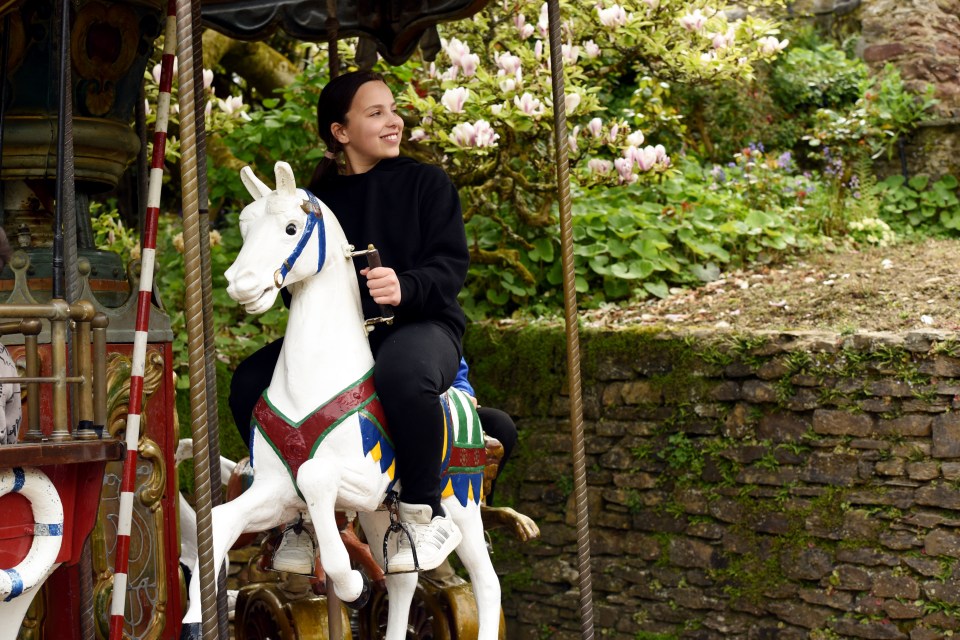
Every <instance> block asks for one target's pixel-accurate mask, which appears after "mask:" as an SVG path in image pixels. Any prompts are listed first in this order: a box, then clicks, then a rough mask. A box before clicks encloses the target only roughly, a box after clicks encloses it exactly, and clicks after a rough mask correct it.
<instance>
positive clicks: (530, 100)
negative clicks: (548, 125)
mask: <svg viewBox="0 0 960 640" xmlns="http://www.w3.org/2000/svg"><path fill="white" fill-rule="evenodd" d="M513 104H514V105H516V107H517V108H518V109H520V111H522V112H523V113H525V114H527V115H528V116H534V117H536V116H539V115H541V114H542V113H543V103H541V102H540V100H539V99H538V98H534V97H533V96H532V95H530V94H529V93H527V92H524V94H523V95H522V96H514V98H513Z"/></svg>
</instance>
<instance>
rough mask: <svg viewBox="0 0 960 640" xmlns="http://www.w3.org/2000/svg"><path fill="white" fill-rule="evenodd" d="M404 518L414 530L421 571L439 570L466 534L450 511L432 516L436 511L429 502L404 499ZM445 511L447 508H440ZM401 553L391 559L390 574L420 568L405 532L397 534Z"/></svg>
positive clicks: (398, 550) (402, 518)
mask: <svg viewBox="0 0 960 640" xmlns="http://www.w3.org/2000/svg"><path fill="white" fill-rule="evenodd" d="M399 508H400V521H401V522H403V523H404V524H405V525H406V526H407V528H408V529H409V531H410V537H412V538H413V543H414V544H415V545H416V549H417V563H419V565H420V566H419V568H420V570H421V571H429V570H431V569H436V568H437V567H439V566H440V563H442V562H443V561H444V559H446V557H447V556H448V555H450V552H452V551H453V550H454V549H456V548H457V545H459V544H460V541H461V540H463V535H462V534H461V533H460V529H458V528H457V525H456V524H454V522H453V520H451V519H450V516H449V514H447V512H446V511H444V512H443V515H442V516H436V517H435V518H433V519H431V518H430V516H431V514H432V510H431V509H430V507H429V506H428V505H425V504H406V503H403V502H401V503H400V505H399ZM440 509H441V510H443V507H440ZM396 537H397V539H398V541H397V552H396V553H395V554H393V557H391V558H390V559H389V562H388V564H387V570H388V572H389V573H406V572H409V571H416V569H417V567H416V565H415V564H414V562H413V549H412V548H411V547H410V540H409V539H408V538H407V536H406V535H405V534H403V533H398V534H396Z"/></svg>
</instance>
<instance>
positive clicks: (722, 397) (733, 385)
mask: <svg viewBox="0 0 960 640" xmlns="http://www.w3.org/2000/svg"><path fill="white" fill-rule="evenodd" d="M710 397H711V398H712V399H714V400H717V401H720V402H730V401H732V400H739V399H740V384H739V383H738V382H734V381H733V380H724V381H723V382H720V383H719V384H717V385H715V386H714V387H713V388H712V389H711V390H710Z"/></svg>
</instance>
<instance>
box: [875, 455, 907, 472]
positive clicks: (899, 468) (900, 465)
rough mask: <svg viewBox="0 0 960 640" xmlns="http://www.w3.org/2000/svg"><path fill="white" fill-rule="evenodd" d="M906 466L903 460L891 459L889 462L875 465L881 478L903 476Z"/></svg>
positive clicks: (881, 461)
mask: <svg viewBox="0 0 960 640" xmlns="http://www.w3.org/2000/svg"><path fill="white" fill-rule="evenodd" d="M905 467H906V464H905V463H904V461H903V458H890V459H889V460H879V461H877V463H876V464H875V465H874V469H875V470H876V472H877V474H878V475H881V476H902V475H903V472H904V469H905Z"/></svg>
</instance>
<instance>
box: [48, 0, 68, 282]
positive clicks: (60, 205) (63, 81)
mask: <svg viewBox="0 0 960 640" xmlns="http://www.w3.org/2000/svg"><path fill="white" fill-rule="evenodd" d="M54 23H55V24H56V25H57V26H58V27H59V29H58V32H59V34H60V38H59V49H60V52H59V57H58V60H59V63H60V68H59V70H58V76H59V82H58V86H59V93H58V94H57V95H58V102H59V107H58V109H57V186H56V199H57V205H56V208H55V210H54V214H53V287H52V289H53V297H54V298H59V299H61V300H63V299H65V298H66V290H65V287H64V263H63V259H64V255H63V248H64V247H63V242H64V240H63V223H64V220H63V211H64V201H63V199H64V193H63V187H64V184H63V183H64V180H63V174H64V162H65V160H66V153H65V149H66V136H67V132H66V129H67V114H66V107H65V106H64V105H65V103H66V101H67V92H68V89H67V87H68V86H69V85H68V83H67V75H68V73H69V65H68V64H67V59H68V57H69V44H68V43H69V40H70V37H69V36H70V4H69V0H60V2H58V3H57V8H56V10H55V20H54Z"/></svg>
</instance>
